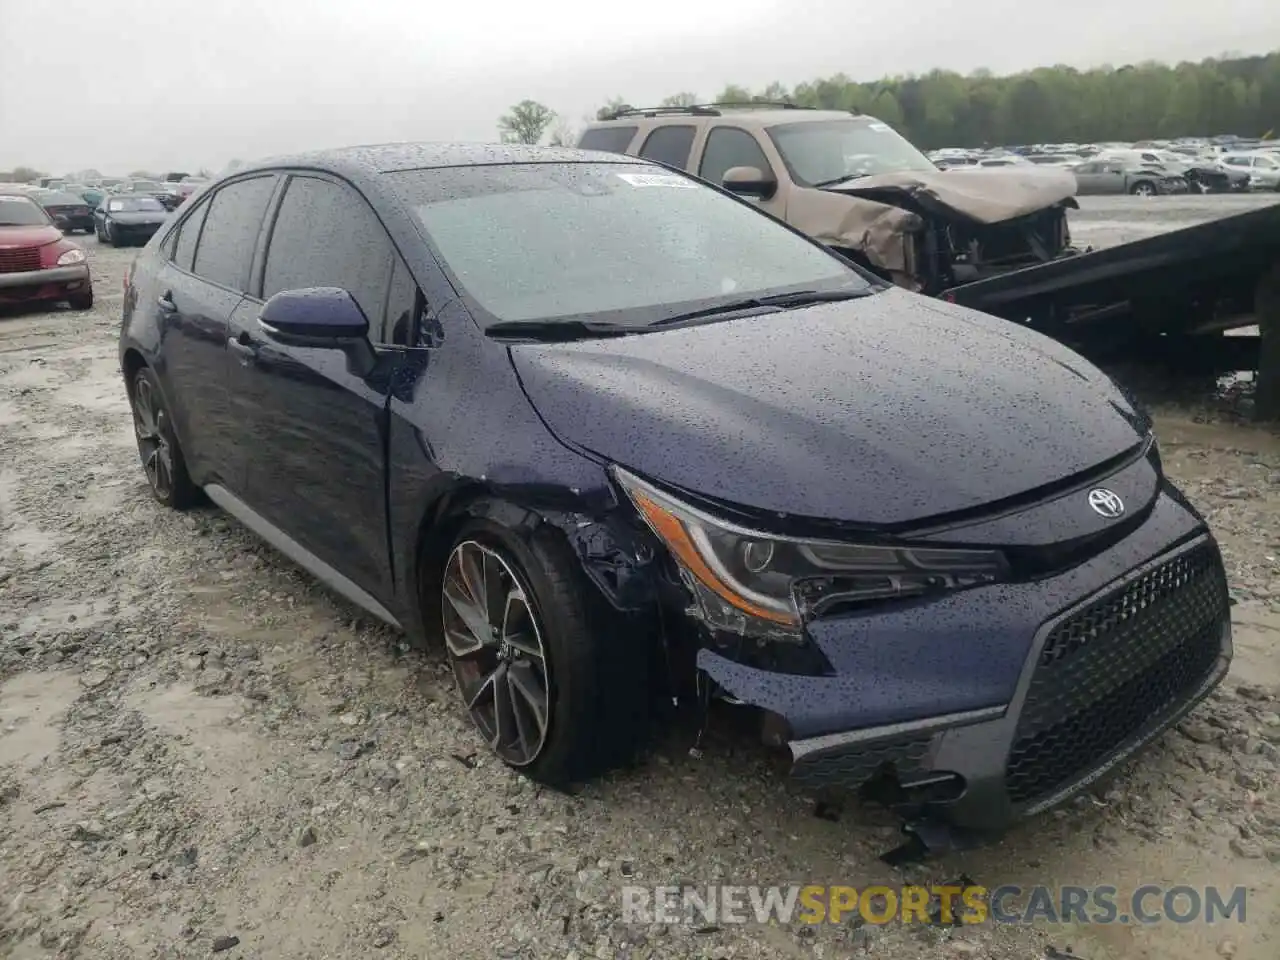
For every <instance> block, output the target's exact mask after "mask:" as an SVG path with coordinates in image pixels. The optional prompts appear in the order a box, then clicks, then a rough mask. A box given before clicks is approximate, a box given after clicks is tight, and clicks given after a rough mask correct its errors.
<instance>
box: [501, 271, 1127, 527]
mask: <svg viewBox="0 0 1280 960" xmlns="http://www.w3.org/2000/svg"><path fill="white" fill-rule="evenodd" d="M511 355H512V360H513V363H514V364H515V366H516V369H517V371H518V372H519V374H520V377H521V380H522V382H523V383H524V386H525V389H526V391H527V392H528V395H529V397H530V399H531V400H532V402H533V404H534V406H535V407H536V408H537V410H538V412H539V413H540V414H541V416H542V417H543V418H544V420H545V421H546V422H547V424H548V426H549V427H550V428H551V429H552V430H553V431H554V432H555V433H556V434H557V435H559V436H560V437H561V439H562V440H565V441H567V442H569V443H571V444H574V445H577V446H580V447H583V448H586V449H587V450H590V451H592V452H594V453H596V454H598V455H600V456H603V457H605V458H607V459H608V460H611V461H613V462H616V463H619V464H622V465H624V466H626V467H629V468H630V469H632V470H635V471H637V472H639V473H642V474H644V475H647V476H649V477H651V478H653V479H655V480H658V481H660V482H665V483H667V484H670V485H673V486H676V487H680V488H683V489H686V490H690V491H694V492H696V493H699V494H702V495H704V496H707V497H712V498H717V499H720V500H723V501H726V502H729V503H733V504H736V505H741V506H744V507H748V508H754V509H757V510H760V511H767V512H776V513H782V514H790V515H794V516H800V517H810V518H818V519H829V520H840V521H848V522H853V523H860V524H868V525H894V524H901V523H908V522H912V521H916V520H921V519H924V518H929V517H934V516H937V515H940V514H946V513H951V512H953V511H957V510H964V509H970V508H973V507H979V506H981V505H983V504H986V503H990V502H991V501H994V500H1000V499H1003V498H1005V497H1009V496H1014V495H1017V494H1020V493H1025V492H1027V491H1030V490H1033V489H1034V488H1037V487H1041V486H1043V485H1045V484H1048V483H1052V482H1054V481H1056V480H1060V479H1062V478H1064V477H1067V476H1069V475H1071V474H1074V473H1077V472H1080V471H1082V470H1086V469H1089V468H1091V467H1094V466H1096V465H1097V464H1099V463H1101V462H1103V461H1105V460H1108V459H1110V458H1112V457H1114V456H1117V455H1118V454H1120V453H1123V452H1124V451H1126V450H1128V449H1130V448H1131V447H1133V446H1134V445H1135V444H1136V443H1137V442H1139V440H1140V439H1141V437H1142V432H1143V431H1142V427H1141V423H1140V417H1139V415H1138V414H1136V413H1135V412H1134V411H1133V410H1132V409H1131V408H1130V407H1128V405H1127V403H1126V401H1125V400H1124V399H1123V397H1122V395H1121V394H1120V393H1119V391H1118V390H1117V389H1116V388H1115V387H1114V386H1113V385H1112V384H1111V382H1110V381H1109V380H1106V379H1105V378H1103V377H1102V376H1101V374H1099V373H1098V372H1097V370H1096V369H1095V368H1093V367H1092V366H1091V365H1089V364H1088V363H1087V362H1086V361H1084V360H1082V359H1081V358H1079V357H1077V356H1076V355H1075V354H1073V353H1071V352H1070V351H1068V350H1067V349H1066V348H1064V347H1062V346H1060V345H1059V344H1057V343H1054V342H1053V341H1051V340H1049V339H1048V338H1046V337H1042V336H1040V335H1038V334H1034V333H1030V332H1028V331H1025V330H1023V329H1021V328H1018V327H1016V326H1014V325H1013V324H1010V323H1006V322H1005V321H1002V320H997V319H995V318H992V317H988V316H986V315H984V314H980V313H976V312H974V311H970V310H966V309H964V308H961V307H956V306H953V305H950V304H946V303H943V302H940V301H936V300H931V299H929V298H926V297H922V296H917V295H915V294H910V293H907V292H905V291H899V290H890V291H887V292H884V293H880V294H877V295H875V296H872V297H868V298H866V299H861V300H853V301H848V302H844V303H834V304H824V305H820V306H814V307H808V308H804V309H800V310H791V311H786V312H781V313H770V314H763V315H760V316H753V317H746V318H742V319H737V320H728V321H723V322H719V323H711V324H706V325H703V326H696V327H687V328H684V329H673V330H667V331H663V332H660V333H651V334H642V335H637V336H630V337H625V338H619V339H609V340H587V341H579V342H576V343H557V344H519V345H514V346H512V348H511Z"/></svg>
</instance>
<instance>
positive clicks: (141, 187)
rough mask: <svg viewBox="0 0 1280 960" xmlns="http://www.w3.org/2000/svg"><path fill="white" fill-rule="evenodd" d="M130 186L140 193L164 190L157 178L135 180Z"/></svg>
mask: <svg viewBox="0 0 1280 960" xmlns="http://www.w3.org/2000/svg"><path fill="white" fill-rule="evenodd" d="M129 186H130V187H131V188H132V189H133V190H136V191H138V192H140V193H161V192H163V190H164V187H162V186H161V185H160V184H159V183H157V182H156V181H155V180H135V181H133V183H131V184H130V185H129Z"/></svg>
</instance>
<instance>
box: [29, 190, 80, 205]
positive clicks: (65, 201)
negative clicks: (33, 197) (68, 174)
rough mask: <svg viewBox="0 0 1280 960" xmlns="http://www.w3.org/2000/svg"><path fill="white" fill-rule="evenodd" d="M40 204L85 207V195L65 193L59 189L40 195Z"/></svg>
mask: <svg viewBox="0 0 1280 960" xmlns="http://www.w3.org/2000/svg"><path fill="white" fill-rule="evenodd" d="M40 204H41V206H45V207H83V206H84V197H78V196H76V195H75V194H74V193H64V192H62V191H60V190H59V191H53V192H51V193H42V194H41V195H40Z"/></svg>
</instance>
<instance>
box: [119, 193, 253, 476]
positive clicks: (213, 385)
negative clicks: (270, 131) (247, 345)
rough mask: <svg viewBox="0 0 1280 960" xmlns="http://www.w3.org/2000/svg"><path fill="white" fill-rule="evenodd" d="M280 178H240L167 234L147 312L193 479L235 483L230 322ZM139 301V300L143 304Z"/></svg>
mask: <svg viewBox="0 0 1280 960" xmlns="http://www.w3.org/2000/svg"><path fill="white" fill-rule="evenodd" d="M276 179H277V178H276V177H275V176H273V175H265V176H257V177H252V178H248V179H244V180H237V181H233V182H232V183H229V184H227V185H225V186H223V187H221V188H219V189H218V191H217V192H216V193H213V194H210V195H209V196H208V197H206V198H204V199H203V200H202V201H201V202H200V203H199V204H197V205H196V206H195V207H193V208H192V209H191V210H190V211H189V212H188V213H187V215H186V216H184V217H183V219H182V221H181V222H180V223H179V224H178V225H177V227H176V229H175V232H174V233H173V234H171V235H170V236H169V237H166V238H165V243H164V245H163V247H162V255H163V256H164V261H163V263H162V265H161V267H160V270H159V272H158V275H157V283H156V285H155V289H154V290H153V291H149V292H147V293H146V294H144V295H145V296H148V297H149V298H150V299H149V301H148V302H147V304H146V307H147V309H151V310H153V311H155V315H156V322H157V327H158V328H159V330H160V337H161V341H160V342H161V349H160V360H161V363H160V369H159V371H158V372H159V374H160V376H161V378H162V380H161V382H162V385H163V386H164V388H165V394H166V399H167V400H168V401H169V409H170V410H171V411H172V412H173V417H174V423H175V427H176V428H177V431H178V436H179V438H180V439H181V441H182V447H183V453H184V455H185V456H186V460H187V467H188V469H189V470H190V471H191V476H192V479H193V480H195V481H196V482H197V483H199V484H201V485H203V484H206V483H210V482H222V483H225V484H227V485H228V486H232V487H234V486H235V484H236V478H235V476H234V465H235V463H236V461H237V459H238V455H237V452H236V450H237V438H236V437H235V436H234V434H233V433H232V432H231V429H230V428H231V424H229V422H228V414H229V405H228V398H227V392H226V391H227V385H226V374H227V370H226V363H227V356H226V353H227V351H226V343H227V323H228V319H229V317H230V316H231V313H232V311H233V310H234V309H235V308H236V305H237V304H238V303H239V302H240V300H241V298H242V297H243V293H242V291H243V289H244V285H245V281H246V280H247V278H248V274H249V263H250V259H251V257H252V255H253V244H254V240H255V239H256V237H257V233H258V230H259V227H260V225H261V221H262V214H263V212H264V211H265V209H266V204H267V200H268V199H269V198H270V196H271V191H272V189H273V187H274V184H275V181H276ZM140 306H141V305H140Z"/></svg>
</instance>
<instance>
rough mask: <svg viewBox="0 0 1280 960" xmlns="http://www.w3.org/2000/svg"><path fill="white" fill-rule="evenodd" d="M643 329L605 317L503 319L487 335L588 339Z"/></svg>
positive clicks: (523, 337) (500, 337) (631, 332)
mask: <svg viewBox="0 0 1280 960" xmlns="http://www.w3.org/2000/svg"><path fill="white" fill-rule="evenodd" d="M637 332H639V331H638V330H637V329H636V328H635V327H629V326H625V325H623V324H621V323H608V322H607V321H603V320H500V321H499V322H497V323H491V324H489V326H487V327H485V328H484V333H485V336H487V337H493V338H494V339H498V340H507V339H511V340H540V341H544V342H552V341H556V340H586V339H589V338H596V337H625V336H627V335H629V334H633V333H637Z"/></svg>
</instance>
